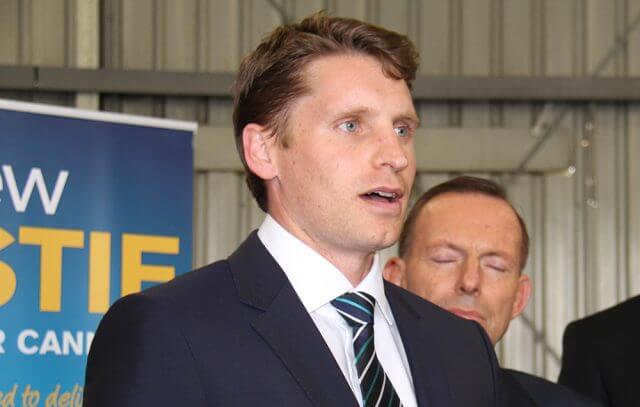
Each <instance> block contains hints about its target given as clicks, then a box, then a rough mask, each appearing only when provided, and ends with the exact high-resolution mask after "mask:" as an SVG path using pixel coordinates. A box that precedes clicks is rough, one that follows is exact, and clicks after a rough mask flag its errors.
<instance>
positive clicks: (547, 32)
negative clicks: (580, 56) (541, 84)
mask: <svg viewBox="0 0 640 407" xmlns="http://www.w3.org/2000/svg"><path fill="white" fill-rule="evenodd" d="M578 4H579V3H578V2H577V1H575V0H574V1H545V2H544V8H543V13H544V20H545V24H544V32H543V33H542V35H543V38H544V39H543V47H544V54H543V58H544V61H545V63H544V74H545V75H547V76H572V75H579V74H580V73H579V72H578V71H579V69H577V66H576V63H575V59H576V58H577V56H576V50H577V45H578V42H579V39H580V38H581V34H582V33H581V32H579V31H580V30H578V27H577V20H579V18H580V17H581V14H579V13H577V11H578V10H577V6H578Z"/></svg>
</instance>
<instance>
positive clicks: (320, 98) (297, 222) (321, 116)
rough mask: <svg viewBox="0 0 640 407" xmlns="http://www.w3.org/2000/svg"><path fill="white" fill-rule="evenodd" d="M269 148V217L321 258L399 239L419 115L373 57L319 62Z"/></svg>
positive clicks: (399, 82) (408, 96) (308, 73)
mask: <svg viewBox="0 0 640 407" xmlns="http://www.w3.org/2000/svg"><path fill="white" fill-rule="evenodd" d="M305 83H306V85H307V87H308V89H309V91H308V92H307V94H306V95H304V96H301V97H299V98H298V99H297V100H296V101H294V103H293V104H292V106H291V109H290V110H289V114H288V121H287V129H286V132H287V134H286V135H285V138H286V144H287V146H286V147H283V146H280V145H274V146H273V147H272V150H273V152H274V155H273V156H274V161H275V167H276V168H277V174H276V176H275V177H274V178H273V179H272V180H270V181H269V182H268V186H267V188H268V194H269V213H271V214H272V216H274V217H275V218H276V219H278V221H279V222H280V223H281V224H283V226H285V227H286V228H288V229H289V230H290V231H292V232H293V233H294V234H295V235H296V236H298V237H299V238H301V239H302V240H304V241H305V242H307V243H308V244H310V245H311V246H312V247H313V248H314V249H316V250H317V251H319V252H320V253H321V254H323V255H325V256H326V257H329V258H330V259H331V258H332V257H334V256H342V257H344V256H345V255H347V256H349V255H351V254H353V253H370V252H372V251H375V250H378V249H380V248H383V247H387V246H390V245H391V244H393V243H394V242H395V241H396V240H397V237H398V235H399V231H400V228H401V226H402V223H401V222H402V220H403V216H404V213H405V210H406V207H407V198H408V196H409V194H410V190H411V185H412V183H413V179H414V176H415V157H414V151H413V134H414V132H415V128H416V126H417V124H418V118H417V115H416V112H415V109H414V107H413V101H412V99H411V94H410V92H409V89H408V88H407V86H406V84H405V82H404V81H402V80H395V79H390V78H388V77H386V76H385V75H384V74H383V71H382V69H381V65H380V64H379V63H378V62H377V61H376V60H375V59H373V58H371V57H367V56H360V55H337V56H327V57H321V58H319V59H317V60H315V61H313V62H311V63H310V64H309V65H308V66H307V68H306V70H305Z"/></svg>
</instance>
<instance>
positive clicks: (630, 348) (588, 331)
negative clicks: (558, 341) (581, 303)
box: [558, 296, 640, 407]
mask: <svg viewBox="0 0 640 407" xmlns="http://www.w3.org/2000/svg"><path fill="white" fill-rule="evenodd" d="M563 346H564V349H563V354H562V370H561V371H560V377H559V378H558V382H559V383H562V384H564V385H566V386H568V387H571V388H573V389H575V390H576V391H579V392H580V393H582V394H584V395H586V396H588V397H591V398H593V399H595V400H598V401H600V402H601V403H602V404H603V405H604V406H607V407H638V406H640V378H638V372H637V370H638V366H640V296H637V297H634V298H631V299H629V300H627V301H625V302H623V303H620V304H618V305H616V306H614V307H612V308H609V309H606V310H604V311H600V312H598V313H596V314H594V315H591V316H589V317H586V318H584V319H581V320H578V321H574V322H572V323H570V324H569V325H568V326H567V329H566V330H565V332H564V342H563Z"/></svg>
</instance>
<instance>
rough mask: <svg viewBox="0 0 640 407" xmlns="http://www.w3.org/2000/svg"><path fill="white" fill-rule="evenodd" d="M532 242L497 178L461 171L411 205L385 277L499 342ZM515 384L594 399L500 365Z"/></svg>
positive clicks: (538, 398) (526, 292) (556, 397)
mask: <svg viewBox="0 0 640 407" xmlns="http://www.w3.org/2000/svg"><path fill="white" fill-rule="evenodd" d="M528 250H529V236H528V233H527V228H526V225H525V223H524V221H523V220H522V218H521V217H520V215H519V214H518V213H517V211H516V210H515V209H514V208H513V206H512V205H511V204H510V203H509V201H508V199H507V196H506V193H505V191H504V189H503V188H502V187H500V186H499V185H498V184H496V183H494V182H492V181H489V180H486V179H481V178H475V177H466V176H465V177H458V178H455V179H453V180H450V181H447V182H445V183H442V184H439V185H437V186H435V187H433V188H431V189H430V190H428V191H427V192H426V193H425V194H424V195H422V196H421V197H420V199H419V200H418V201H417V203H416V204H415V206H414V208H413V209H412V210H411V212H410V214H409V216H408V218H407V220H406V222H405V224H404V228H403V231H402V233H401V236H400V241H399V255H400V257H395V258H392V259H390V260H389V261H388V262H387V264H386V266H385V270H384V276H385V278H386V279H387V280H389V281H391V282H393V283H395V284H397V285H399V286H401V287H404V288H406V289H408V290H409V291H412V292H413V293H415V294H418V295H419V296H421V297H423V298H425V299H427V300H429V301H431V302H433V303H435V304H436V305H438V306H440V307H442V308H444V309H446V310H448V311H450V312H452V313H454V314H456V315H458V316H459V317H462V318H465V319H470V320H473V321H476V322H477V323H478V324H480V325H481V326H482V327H483V328H484V329H485V331H486V332H487V334H488V335H489V337H490V339H491V341H492V343H493V344H494V345H495V344H497V343H498V342H499V341H500V339H501V338H502V337H503V335H504V333H505V332H506V330H507V328H508V327H509V323H510V321H511V320H512V319H513V318H515V317H517V316H518V315H520V313H522V311H523V310H524V308H525V306H526V305H527V302H528V301H529V297H530V293H531V283H530V280H529V277H528V276H527V275H525V274H523V273H522V270H523V268H524V266H525V264H526V261H527V256H528ZM504 373H505V375H504V378H505V381H506V382H507V383H511V385H512V387H514V388H519V390H521V393H526V395H528V397H530V398H531V399H532V400H534V401H535V403H537V404H538V405H541V406H597V405H598V404H596V403H594V402H591V401H590V400H588V399H586V398H584V397H582V396H580V395H578V394H577V393H575V392H573V391H572V390H570V389H568V388H565V387H563V386H560V385H557V384H555V383H551V382H549V381H546V380H544V379H541V378H538V377H536V376H531V375H528V374H525V373H522V372H516V371H513V370H504Z"/></svg>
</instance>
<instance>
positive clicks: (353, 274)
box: [270, 213, 375, 287]
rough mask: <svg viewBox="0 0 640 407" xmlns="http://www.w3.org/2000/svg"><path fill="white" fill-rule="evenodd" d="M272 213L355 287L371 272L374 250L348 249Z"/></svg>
mask: <svg viewBox="0 0 640 407" xmlns="http://www.w3.org/2000/svg"><path fill="white" fill-rule="evenodd" d="M270 215H271V217H272V218H273V219H274V220H275V221H276V222H278V224H279V225H280V226H281V227H282V228H284V229H285V230H286V231H287V232H289V233H291V234H292V235H293V236H295V237H296V238H298V239H299V240H301V241H302V242H303V243H304V244H306V245H307V246H309V247H310V248H311V249H313V250H314V251H315V252H316V253H318V254H320V255H321V256H322V257H324V258H325V259H327V260H328V261H329V262H330V263H331V264H333V265H334V266H335V267H336V268H337V269H338V270H339V271H340V272H341V273H342V274H343V275H344V276H345V277H346V279H347V280H349V282H350V283H351V285H353V286H354V287H356V286H357V285H358V284H360V282H362V280H364V278H365V277H366V276H367V274H368V273H369V270H370V269H371V266H372V265H373V259H374V256H375V252H374V251H364V250H346V249H344V248H338V247H335V246H333V245H331V244H329V243H328V242H326V241H323V240H322V239H318V238H315V237H314V236H312V235H311V234H309V233H307V232H305V230H304V229H303V228H301V227H299V226H298V225H297V224H296V223H295V222H289V221H288V220H289V218H287V217H281V216H278V214H274V213H270Z"/></svg>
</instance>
